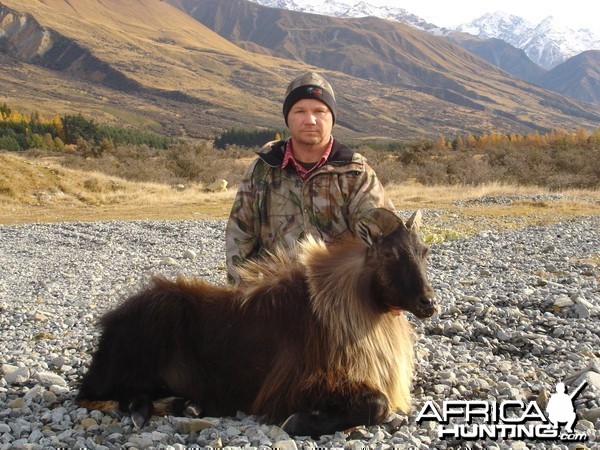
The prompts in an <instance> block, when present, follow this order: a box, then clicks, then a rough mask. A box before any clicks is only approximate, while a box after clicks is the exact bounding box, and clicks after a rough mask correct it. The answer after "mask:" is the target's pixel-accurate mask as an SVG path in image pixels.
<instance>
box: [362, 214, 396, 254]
mask: <svg viewBox="0 0 600 450" xmlns="http://www.w3.org/2000/svg"><path fill="white" fill-rule="evenodd" d="M400 225H402V219H400V217H398V216H397V215H396V214H394V212H392V211H390V210H389V209H385V208H373V209H369V210H367V211H365V212H364V213H362V214H361V216H360V217H359V218H358V221H357V223H356V235H357V236H358V237H359V238H360V240H361V241H363V243H364V244H365V245H366V246H368V247H373V245H375V243H376V242H377V241H379V240H380V239H381V238H382V237H385V236H387V235H389V234H390V233H392V232H394V231H395V230H396V229H397V228H398V227H399V226H400Z"/></svg>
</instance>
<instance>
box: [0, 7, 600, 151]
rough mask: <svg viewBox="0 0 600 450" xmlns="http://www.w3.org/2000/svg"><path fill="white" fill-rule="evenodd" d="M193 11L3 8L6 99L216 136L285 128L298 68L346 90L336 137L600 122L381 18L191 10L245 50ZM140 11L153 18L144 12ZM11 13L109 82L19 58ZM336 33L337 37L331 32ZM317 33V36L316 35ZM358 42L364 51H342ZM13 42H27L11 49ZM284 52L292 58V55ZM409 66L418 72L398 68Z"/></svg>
mask: <svg viewBox="0 0 600 450" xmlns="http://www.w3.org/2000/svg"><path fill="white" fill-rule="evenodd" d="M186 1H187V0H171V2H166V1H160V0H136V1H133V0H122V1H117V0H103V2H102V3H99V2H95V1H92V0H79V1H78V2H77V4H76V5H75V6H76V7H75V9H73V5H72V4H71V3H70V2H68V1H66V0H44V2H43V3H42V2H39V3H35V4H31V5H23V4H22V2H19V1H17V0H0V5H5V6H4V11H5V13H4V16H3V17H0V62H2V64H3V67H6V70H4V71H2V72H1V73H0V85H2V86H3V87H5V88H3V91H2V92H0V102H2V101H6V102H7V103H9V104H14V103H15V102H17V103H18V104H19V105H21V104H24V105H31V107H33V108H35V107H37V108H39V107H40V106H44V107H45V108H49V107H50V105H52V107H53V108H56V109H58V111H57V110H56V109H54V110H53V111H52V112H59V113H62V112H65V111H66V112H70V113H73V112H81V111H84V112H86V111H89V113H90V114H91V115H92V117H94V118H99V120H101V121H108V122H111V121H112V122H117V123H126V124H129V125H130V126H140V127H145V128H150V129H153V130H160V131H162V132H166V133H168V134H169V135H173V136H183V137H191V138H210V137H212V136H215V134H218V133H219V132H222V131H223V130H225V129H228V128H232V127H254V126H258V127H280V126H282V123H283V120H282V117H281V101H282V97H283V93H284V90H285V86H286V85H287V82H288V81H289V80H290V79H291V78H292V77H293V76H295V75H297V74H298V73H299V72H302V71H306V70H319V71H322V72H323V73H324V74H325V76H326V77H327V78H328V79H329V80H330V81H331V82H332V84H333V85H334V87H335V89H336V97H337V98H338V104H339V105H340V112H341V114H340V121H339V123H338V124H337V125H336V133H337V134H338V135H340V136H347V137H350V138H366V137H369V138H387V139H389V138H395V139H414V138H420V137H421V138H422V137H430V138H434V137H436V136H438V135H440V134H443V135H446V136H456V135H459V134H469V133H473V134H478V133H485V132H489V131H490V130H494V131H501V132H502V131H504V132H520V133H528V132H532V131H535V130H547V129H550V128H559V127H579V126H581V127H585V128H588V129H591V128H596V127H598V126H599V125H600V117H599V115H598V114H597V113H596V111H595V110H594V109H593V108H590V107H588V106H586V105H585V104H578V103H577V102H573V101H571V100H569V99H567V98H566V97H562V96H559V95H556V94H553V93H551V92H549V91H546V90H545V89H541V88H536V87H533V86H531V85H527V84H525V83H523V82H521V81H519V80H517V79H513V78H510V77H508V76H507V75H506V74H505V73H504V72H502V71H501V70H499V69H497V68H496V67H494V66H492V65H488V64H487V63H485V62H483V61H482V60H481V59H479V58H477V57H476V56H474V55H473V54H471V53H469V52H467V51H466V50H464V49H462V48H461V47H459V46H456V45H455V44H452V43H450V42H448V41H445V40H442V39H441V38H436V37H434V36H430V35H427V34H425V33H423V32H421V31H418V30H414V29H413V28H410V27H408V26H406V25H402V24H392V25H390V22H389V21H382V20H381V19H373V18H368V19H362V20H357V21H353V22H349V21H348V20H347V19H337V20H336V21H335V28H334V27H332V22H330V20H331V19H330V18H327V17H321V16H315V15H297V14H300V13H293V15H292V16H289V17H291V18H288V19H286V18H285V17H284V16H285V15H286V14H288V13H282V12H281V11H279V10H273V9H269V8H266V7H262V6H260V5H256V4H253V3H250V2H247V1H245V0H232V1H231V2H217V3H215V4H212V3H206V2H205V1H204V0H203V1H190V3H189V4H187V5H188V6H189V7H190V8H191V7H195V8H197V10H196V11H198V10H204V13H207V11H210V13H211V14H213V15H214V17H215V18H218V20H216V22H219V21H222V23H226V24H228V25H227V26H230V27H231V28H230V31H231V32H232V33H237V34H236V36H237V37H238V39H239V41H236V40H234V39H233V38H231V37H229V38H225V37H223V36H222V35H219V34H217V33H216V32H214V31H213V30H212V29H210V28H209V27H207V26H206V25H205V24H203V23H202V22H201V21H200V20H199V19H198V18H193V17H192V15H191V13H190V12H186V11H184V10H183V9H185V8H184V7H185V5H186ZM224 5H225V6H224ZM140 7H143V8H144V11H143V12H139V11H138V13H137V14H133V12H135V11H137V9H139V8H140ZM8 8H10V9H11V11H15V12H16V13H18V14H21V15H22V17H21V18H20V19H19V20H25V21H27V19H26V18H27V17H30V18H32V19H35V21H37V23H38V25H39V28H40V29H42V34H43V32H44V30H46V31H45V33H49V32H50V33H57V35H60V36H63V37H64V38H65V39H67V40H68V41H69V45H73V46H74V45H75V44H76V45H78V46H79V48H81V49H83V51H85V52H88V53H89V54H90V55H91V56H93V57H94V58H97V60H98V61H99V62H98V63H97V64H96V65H95V66H94V67H95V68H98V67H100V68H101V69H102V68H103V67H104V66H102V64H106V65H107V68H106V70H104V69H103V70H101V71H100V72H101V73H100V75H101V76H98V77H97V76H85V72H81V71H78V70H68V69H67V70H65V69H61V68H60V67H55V68H51V67H48V66H47V65H46V66H44V65H43V64H42V62H40V61H37V60H35V61H34V60H32V59H28V58H27V57H26V56H24V54H23V53H20V52H19V51H18V50H16V49H18V47H19V45H16V44H19V43H20V44H21V45H22V46H23V47H26V44H27V39H26V38H25V37H23V36H21V37H19V36H18V33H15V31H14V30H15V28H14V26H13V27H9V26H7V24H8V20H7V19H6V18H7V17H8V14H6V11H7V9H8ZM182 8H183V9H182ZM227 8H229V9H227ZM232 12H235V15H236V16H237V18H238V20H237V21H234V22H227V20H226V19H227V17H224V16H227V15H228V14H231V13H232ZM282 14H284V16H282ZM290 14H291V13H290ZM23 17H25V19H23ZM265 17H266V19H265ZM30 20H31V19H30ZM261 20H263V21H264V22H263V23H275V24H276V23H277V21H279V20H291V21H292V23H296V25H298V27H296V29H295V30H293V31H294V32H293V33H291V40H290V33H289V31H290V30H289V26H288V25H285V26H283V28H279V29H277V28H265V27H262V26H261V27H256V24H257V23H258V22H260V21H261ZM31 23H34V22H33V21H31ZM30 26H31V25H30ZM326 29H329V30H330V32H333V34H332V35H327V33H326V31H325V30H326ZM11 30H12V31H11ZM306 30H313V31H318V33H316V34H315V33H313V35H312V37H311V36H310V33H306ZM221 31H222V32H223V30H221ZM261 33H263V34H262V35H261ZM34 34H35V33H34ZM223 34H226V33H223ZM323 37H325V39H324V40H323V39H322V38H323ZM334 37H335V38H336V39H337V40H338V41H337V44H336V45H337V47H329V49H328V50H327V51H324V52H320V51H312V52H311V50H310V47H311V46H319V48H321V49H326V48H327V45H328V44H329V43H331V41H333V42H334V43H335V42H336V41H335V40H334V39H333V38H334ZM259 38H260V39H259ZM349 38H351V39H352V42H353V45H354V47H352V49H351V50H352V51H351V52H350V51H349V52H348V53H347V54H342V53H343V52H341V50H340V49H342V50H343V48H344V47H346V46H347V45H346V43H347V39H349ZM11 39H13V40H14V41H15V42H13V43H12V44H10V45H9V44H8V43H9V42H10V40H11ZM252 39H254V41H253V40H252ZM307 39H308V40H309V41H307ZM310 39H312V41H310ZM255 41H256V42H255ZM307 42H311V45H307ZM267 43H268V44H269V45H270V46H271V47H273V48H269V46H268V45H265V44H267ZM279 47H280V48H279ZM73 48H75V47H73ZM250 50H252V52H251V51H250ZM400 50H402V53H400ZM283 51H287V52H288V54H286V55H285V57H284V56H283V55H282V54H281V52H283ZM319 53H323V54H324V55H329V56H336V55H337V56H339V55H342V56H344V57H345V58H346V59H345V61H346V62H347V63H348V64H351V65H353V66H352V67H351V69H352V70H348V71H344V69H345V67H343V64H342V62H343V61H344V60H343V58H342V59H340V60H339V61H338V62H337V63H336V62H335V61H334V62H333V63H332V64H331V66H327V67H323V65H324V60H323V59H321V60H319V58H323V56H320V55H319ZM353 54H354V55H353ZM400 54H401V56H402V57H401V58H399V55H400ZM365 55H368V56H369V57H370V58H373V59H372V61H375V62H376V63H377V65H378V67H379V72H380V73H385V74H387V75H386V76H388V77H391V78H389V79H388V80H387V81H386V79H384V78H378V77H377V76H372V75H378V74H377V73H376V72H377V71H375V72H370V69H369V68H370V67H371V64H370V61H371V60H368V58H365V57H364V56H365ZM308 56H310V58H309V57H308ZM311 58H313V59H311ZM361 59H362V60H363V61H362V63H361ZM402 60H406V61H409V63H410V64H407V65H402V64H400V65H399V61H400V62H401V61H402ZM420 61H427V63H426V64H421V63H420ZM366 62H369V63H368V64H365V63H366ZM361 64H362V65H361ZM66 67H67V68H68V67H70V66H69V65H66ZM460 67H468V68H469V69H468V70H466V71H460V70H459V68H460ZM449 69H451V70H449ZM113 70H114V71H117V73H120V74H122V75H123V76H124V77H126V79H127V80H133V82H134V83H133V84H131V86H129V85H128V84H127V83H123V84H121V83H117V85H112V86H111V85H110V83H106V82H103V78H102V76H106V74H110V73H111V71H113ZM394 71H396V75H395V76H396V77H398V73H400V74H401V76H402V79H401V80H400V82H393V81H392V78H393V76H394V75H393V74H394ZM478 71H479V72H478ZM91 73H94V72H91ZM450 73H451V74H452V75H451V76H450V75H449V74H450ZM396 81H397V80H396ZM135 83H138V84H135ZM24 86H26V87H27V88H25V89H24ZM178 92H179V93H182V94H184V96H183V97H182V96H179V95H177V94H176V93H178ZM542 104H543V105H550V106H544V107H540V105H542Z"/></svg>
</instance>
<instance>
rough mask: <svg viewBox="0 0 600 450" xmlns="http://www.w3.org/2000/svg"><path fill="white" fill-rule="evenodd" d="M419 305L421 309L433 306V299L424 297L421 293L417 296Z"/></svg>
mask: <svg viewBox="0 0 600 450" xmlns="http://www.w3.org/2000/svg"><path fill="white" fill-rule="evenodd" d="M418 302H419V306H420V307H421V308H423V309H431V308H433V306H434V301H433V299H432V298H430V297H426V296H424V295H422V296H421V297H419V300H418Z"/></svg>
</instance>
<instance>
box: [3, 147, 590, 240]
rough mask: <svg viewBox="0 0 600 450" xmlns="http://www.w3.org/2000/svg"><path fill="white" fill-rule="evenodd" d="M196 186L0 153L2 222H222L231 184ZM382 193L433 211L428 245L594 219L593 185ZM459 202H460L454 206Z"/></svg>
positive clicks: (402, 188) (408, 188)
mask: <svg viewBox="0 0 600 450" xmlns="http://www.w3.org/2000/svg"><path fill="white" fill-rule="evenodd" d="M203 188H204V186H203V185H202V184H199V183H195V184H188V185H187V186H186V187H185V189H180V188H178V187H174V186H169V185H166V184H159V183H145V182H132V181H127V180H123V179H121V178H117V177H111V176H107V175H103V174H101V173H99V172H86V171H83V170H72V169H67V168H64V167H62V166H60V165H59V164H57V163H55V162H52V161H50V160H36V159H28V158H23V157H19V156H16V155H13V154H8V153H0V224H17V223H31V222H59V221H67V222H68V221H103V220H137V219H150V220H166V219H168V220H179V219H225V218H227V216H228V214H229V211H230V208H231V204H232V201H233V198H234V195H235V191H236V186H235V185H233V186H230V189H228V190H227V192H223V193H205V192H203ZM387 192H388V194H389V195H390V197H391V198H392V200H393V202H394V205H395V206H396V207H397V208H398V209H402V210H416V209H424V210H436V211H437V215H436V216H435V217H428V218H427V220H426V223H425V224H424V225H425V228H424V229H425V232H426V233H428V234H431V235H432V237H431V239H432V242H435V241H436V240H439V239H452V238H455V237H456V236H465V235H472V234H474V233H477V232H479V231H481V230H485V229H489V230H506V229H514V228H520V227H526V226H535V225H540V226H541V225H547V224H550V223H554V222H557V221H561V220H569V219H570V218H573V217H578V216H592V215H596V216H600V192H599V191H598V190H594V191H592V190H574V191H564V192H562V193H561V194H562V195H563V197H562V199H559V200H549V199H547V198H545V197H542V198H541V199H540V201H533V200H528V199H525V200H515V201H513V202H512V203H510V204H494V203H478V202H473V203H469V202H468V200H471V199H478V198H481V197H488V196H489V197H495V196H516V195H528V194H543V195H551V194H555V193H553V192H551V191H549V190H546V189H542V188H537V187H523V186H510V185H504V184H499V183H491V184H487V185H482V186H475V187H471V186H423V185H420V184H417V183H414V182H412V183H411V182H409V183H405V184H395V185H389V186H388V187H387ZM458 201H461V202H462V203H457V202H458Z"/></svg>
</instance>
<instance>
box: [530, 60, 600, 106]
mask: <svg viewBox="0 0 600 450" xmlns="http://www.w3.org/2000/svg"><path fill="white" fill-rule="evenodd" d="M575 80H576V81H575ZM537 83H538V84H539V85H540V86H546V87H551V89H552V90H555V91H557V92H561V93H563V94H565V95H568V96H569V97H572V98H574V99H578V100H582V101H588V102H592V103H595V104H600V50H588V51H586V52H583V53H580V54H578V55H575V56H573V57H572V58H570V59H568V60H567V61H565V62H564V63H562V64H560V65H558V66H556V67H555V68H554V69H552V70H551V71H549V72H547V73H546V74H544V75H543V76H542V77H540V78H539V79H538V81H537Z"/></svg>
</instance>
